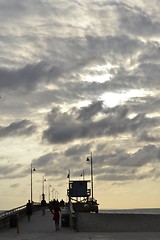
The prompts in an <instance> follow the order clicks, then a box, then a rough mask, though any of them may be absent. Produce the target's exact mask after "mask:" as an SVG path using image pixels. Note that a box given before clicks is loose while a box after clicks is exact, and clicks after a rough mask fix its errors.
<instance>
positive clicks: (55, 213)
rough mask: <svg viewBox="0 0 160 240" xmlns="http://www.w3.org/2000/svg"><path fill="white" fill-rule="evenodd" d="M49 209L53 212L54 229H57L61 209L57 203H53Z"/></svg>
mask: <svg viewBox="0 0 160 240" xmlns="http://www.w3.org/2000/svg"><path fill="white" fill-rule="evenodd" d="M50 211H51V212H52V214H53V220H54V222H55V230H56V231H57V230H59V219H60V211H61V209H60V207H59V205H58V204H55V205H54V206H53V208H52V209H50Z"/></svg>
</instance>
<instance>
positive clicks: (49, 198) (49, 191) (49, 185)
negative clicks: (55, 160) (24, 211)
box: [48, 184, 52, 202]
mask: <svg viewBox="0 0 160 240" xmlns="http://www.w3.org/2000/svg"><path fill="white" fill-rule="evenodd" d="M51 187H52V185H51V184H49V188H48V191H49V192H48V200H49V201H48V202H50V195H51V193H50V191H51V190H50V189H51Z"/></svg>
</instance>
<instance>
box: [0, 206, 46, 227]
mask: <svg viewBox="0 0 160 240" xmlns="http://www.w3.org/2000/svg"><path fill="white" fill-rule="evenodd" d="M40 208H41V204H40V203H33V211H36V210H40ZM25 215H26V204H25V205H22V206H20V207H17V208H13V209H11V210H8V211H4V212H1V213H0V230H1V229H3V228H7V227H9V226H10V220H11V218H12V217H13V216H17V217H18V218H21V217H24V216H25Z"/></svg>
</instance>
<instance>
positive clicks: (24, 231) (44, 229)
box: [0, 210, 160, 240]
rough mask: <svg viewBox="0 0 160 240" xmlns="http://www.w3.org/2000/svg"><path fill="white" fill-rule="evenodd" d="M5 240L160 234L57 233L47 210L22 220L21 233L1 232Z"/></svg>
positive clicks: (120, 239)
mask: <svg viewBox="0 0 160 240" xmlns="http://www.w3.org/2000/svg"><path fill="white" fill-rule="evenodd" d="M0 239H3V240H14V239H17V240H53V239H54V240H72V239H73V240H87V239H88V240H89V239H90V240H91V239H92V240H159V239H160V232H146V233H143V232H141V233H136V232H134V233H132V232H127V233H122V232H121V233H117V232H116V233H107V232H105V233H104V232H76V231H75V230H74V229H73V228H72V227H60V230H59V231H55V227H54V221H53V220H52V214H51V213H50V211H49V210H46V214H45V215H44V216H42V213H41V211H37V212H34V213H33V215H32V217H31V221H30V222H28V220H27V217H24V218H22V219H20V222H19V233H17V228H9V229H3V230H1V231H0Z"/></svg>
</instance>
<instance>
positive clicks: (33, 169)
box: [31, 163, 36, 203]
mask: <svg viewBox="0 0 160 240" xmlns="http://www.w3.org/2000/svg"><path fill="white" fill-rule="evenodd" d="M35 171H36V169H35V168H34V167H33V166H32V163H31V203H32V201H33V184H32V172H35Z"/></svg>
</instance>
